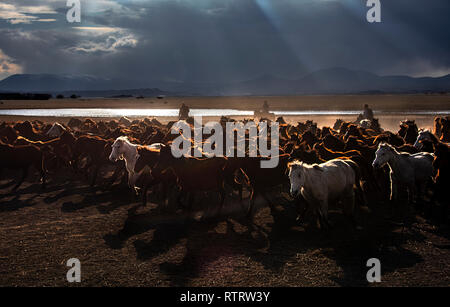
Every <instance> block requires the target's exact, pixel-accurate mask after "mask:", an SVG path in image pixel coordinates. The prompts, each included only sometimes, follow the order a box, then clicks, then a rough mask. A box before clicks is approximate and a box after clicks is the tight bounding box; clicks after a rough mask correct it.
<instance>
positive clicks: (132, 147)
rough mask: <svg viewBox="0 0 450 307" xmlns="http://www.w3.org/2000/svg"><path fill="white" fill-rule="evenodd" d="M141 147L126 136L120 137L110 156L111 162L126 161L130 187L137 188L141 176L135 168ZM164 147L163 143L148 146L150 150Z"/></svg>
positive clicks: (115, 142) (114, 144)
mask: <svg viewBox="0 0 450 307" xmlns="http://www.w3.org/2000/svg"><path fill="white" fill-rule="evenodd" d="M140 146H141V145H138V144H132V143H131V142H130V141H129V140H128V138H127V137H126V136H119V137H118V138H117V139H116V140H115V141H114V143H113V144H112V151H111V154H110V155H109V160H111V161H112V162H117V161H118V160H124V161H125V167H126V169H127V173H128V185H129V186H130V187H131V188H135V184H136V180H137V179H138V178H139V175H140V174H136V172H135V171H134V167H135V165H136V161H137V159H138V158H139V154H138V148H139V147H140ZM162 146H164V145H162V144H161V143H155V144H152V145H150V146H148V147H149V148H150V149H155V150H160V149H161V147H162Z"/></svg>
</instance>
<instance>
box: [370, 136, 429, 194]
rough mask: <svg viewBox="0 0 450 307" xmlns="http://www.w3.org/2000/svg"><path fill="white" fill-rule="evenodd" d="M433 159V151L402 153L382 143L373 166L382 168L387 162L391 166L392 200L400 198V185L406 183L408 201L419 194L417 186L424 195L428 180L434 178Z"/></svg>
mask: <svg viewBox="0 0 450 307" xmlns="http://www.w3.org/2000/svg"><path fill="white" fill-rule="evenodd" d="M433 159H434V155H433V154H431V153H426V152H420V153H416V154H409V153H406V152H402V153H400V152H398V151H397V150H396V149H395V148H394V147H392V146H391V145H389V144H383V143H381V144H380V145H378V149H377V151H376V152H375V160H374V161H373V163H372V166H373V167H374V168H381V167H383V166H384V165H386V164H387V165H388V166H389V168H390V180H391V200H396V199H397V198H398V186H399V185H404V186H406V187H407V189H408V201H413V200H414V199H415V197H416V194H417V193H416V187H418V188H419V195H422V194H423V193H424V192H425V188H426V184H427V182H429V181H430V180H431V178H432V174H433V165H432V163H433Z"/></svg>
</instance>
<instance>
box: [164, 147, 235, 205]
mask: <svg viewBox="0 0 450 307" xmlns="http://www.w3.org/2000/svg"><path fill="white" fill-rule="evenodd" d="M226 163H227V160H226V159H225V158H220V157H216V158H209V159H198V158H186V157H181V158H175V157H174V156H173V155H172V152H171V147H170V146H165V147H162V148H161V150H160V157H159V161H158V164H157V165H156V166H155V167H156V168H159V169H163V170H165V169H170V170H172V171H173V173H174V174H175V176H176V177H177V183H178V186H179V187H180V188H181V190H182V192H185V193H188V194H189V200H188V210H189V211H191V210H192V208H193V202H194V197H195V193H196V192H211V191H215V192H219V195H220V207H219V214H220V212H221V210H222V207H223V203H224V201H225V189H224V183H225V176H224V172H223V169H224V168H225V165H226ZM181 196H182V194H180V197H181Z"/></svg>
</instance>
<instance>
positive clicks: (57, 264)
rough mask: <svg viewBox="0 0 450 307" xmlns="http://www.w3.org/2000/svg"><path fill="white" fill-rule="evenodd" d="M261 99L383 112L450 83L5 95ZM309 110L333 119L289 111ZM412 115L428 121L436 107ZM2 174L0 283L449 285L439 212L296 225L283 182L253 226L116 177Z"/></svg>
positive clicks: (429, 102) (203, 102)
mask: <svg viewBox="0 0 450 307" xmlns="http://www.w3.org/2000/svg"><path fill="white" fill-rule="evenodd" d="M264 100H267V101H268V103H269V105H270V106H271V107H272V109H279V110H298V109H300V110H301V109H304V110H323V109H329V110H360V109H362V106H363V104H364V103H368V104H369V105H370V106H371V107H372V108H373V109H374V110H383V111H386V112H387V111H391V112H401V111H402V110H406V109H407V110H449V109H450V96H446V95H411V96H311V97H244V98H239V97H236V98H207V97H204V98H194V97H187V98H186V97H185V98H167V99H163V100H156V99H143V100H135V99H134V100H131V99H115V100H111V99H110V100H107V99H96V100H50V101H43V102H42V101H38V102H37V101H4V102H3V104H2V105H0V107H1V108H2V109H7V108H56V107H66V108H69V107H71V108H73V107H90V108H93V107H100V108H101V107H108V108H111V107H120V108H125V107H126V108H143V107H147V108H148V107H152V108H177V107H179V105H180V104H181V102H184V103H186V104H187V105H189V106H190V107H191V108H236V109H244V110H245V109H247V110H248V109H250V110H251V109H255V108H257V107H260V106H261V105H262V103H263V102H264ZM165 101H167V103H165ZM24 119H25V118H23V117H19V116H17V117H16V116H15V117H6V116H4V117H0V121H3V120H6V121H13V120H24ZM27 119H28V118H27ZM304 119H313V120H315V121H318V122H319V125H325V124H327V125H330V124H332V123H333V122H334V120H335V117H329V116H324V117H317V118H299V117H296V118H290V119H289V120H290V121H294V120H304ZM344 119H346V118H344ZM380 119H381V120H380V123H381V126H382V127H383V128H386V127H387V128H389V129H390V130H394V129H395V131H396V129H397V126H398V121H399V120H400V119H404V118H402V116H401V114H400V115H399V114H397V115H389V116H388V115H384V116H380ZM44 120H46V121H54V120H61V121H67V119H57V118H45V119H44ZM164 120H167V119H164ZM416 120H417V122H418V123H419V126H421V127H431V125H432V123H433V116H431V115H430V116H417V117H416ZM1 175H2V177H0V286H69V285H70V286H150V287H151V286H258V287H262V286H368V285H371V286H449V285H450V249H449V247H450V241H449V240H450V231H449V228H448V226H442V225H440V224H439V223H438V222H437V220H438V216H436V215H437V214H436V213H434V215H433V214H432V215H431V216H427V218H425V217H424V216H423V215H419V214H416V213H415V212H413V211H412V210H406V209H405V208H403V210H406V211H407V212H408V214H407V216H408V219H407V220H408V222H407V224H406V226H405V227H402V226H400V225H399V224H398V223H397V222H396V221H394V220H392V219H388V218H386V216H388V215H389V213H391V212H392V208H391V207H389V205H388V204H387V203H380V204H379V205H378V206H374V207H371V208H370V209H369V208H367V207H362V208H360V209H359V210H358V216H357V219H358V221H359V222H360V223H361V225H362V230H355V229H353V228H351V227H350V226H349V225H348V223H347V221H346V220H345V219H344V218H343V217H342V214H340V213H339V212H337V211H332V212H331V216H330V218H331V222H332V224H333V228H332V230H331V231H330V232H321V231H319V230H317V229H316V228H315V227H314V226H313V225H308V224H307V225H306V226H305V225H298V224H297V223H296V221H295V216H296V214H295V209H294V207H293V206H292V205H291V204H290V202H289V200H288V199H287V198H286V197H283V194H280V193H279V192H278V193H271V195H272V196H271V200H272V202H273V206H271V207H268V206H265V205H264V204H263V203H262V201H261V200H259V204H260V207H261V208H260V210H259V211H258V213H257V214H256V216H255V224H256V225H257V226H256V227H250V226H249V225H248V223H247V221H246V220H245V219H244V218H242V212H241V211H240V210H239V206H234V207H233V206H230V209H229V212H228V214H224V215H223V216H220V217H214V214H213V213H211V214H209V215H210V217H209V218H207V219H206V220H204V221H198V220H197V219H195V218H191V217H187V216H184V215H174V214H168V213H166V212H164V211H162V210H161V209H160V208H159V207H158V206H157V205H156V204H154V203H151V204H150V203H149V204H148V205H147V207H145V208H143V207H139V204H140V201H139V199H138V198H136V196H134V195H133V194H132V193H131V191H130V189H129V188H128V187H127V186H126V185H123V184H120V183H116V184H114V185H113V186H104V185H101V186H97V187H94V188H91V187H89V186H88V184H87V182H86V181H85V180H83V178H79V177H77V176H74V175H73V174H64V173H63V174H55V175H54V176H52V175H51V174H50V175H49V184H48V187H47V188H46V190H44V191H42V190H41V187H40V185H39V184H38V183H37V174H33V175H31V174H30V176H29V177H28V180H27V182H26V183H25V184H23V185H22V186H21V188H19V190H18V191H17V192H16V193H11V192H10V191H11V187H12V185H13V182H12V181H11V180H12V179H14V178H16V177H17V176H18V173H17V172H10V171H7V172H6V171H5V172H4V173H2V174H1ZM150 200H151V196H150ZM207 201H208V200H207ZM230 201H231V200H230ZM73 257H75V258H78V259H80V261H81V272H82V275H81V276H82V277H81V278H82V282H81V284H69V283H68V282H67V281H66V272H67V270H68V269H69V268H68V267H66V261H67V260H68V259H70V258H73ZM370 258H378V259H380V261H381V271H382V282H381V283H379V284H369V283H368V282H367V280H366V272H367V270H368V269H369V268H367V267H366V262H367V260H368V259H370Z"/></svg>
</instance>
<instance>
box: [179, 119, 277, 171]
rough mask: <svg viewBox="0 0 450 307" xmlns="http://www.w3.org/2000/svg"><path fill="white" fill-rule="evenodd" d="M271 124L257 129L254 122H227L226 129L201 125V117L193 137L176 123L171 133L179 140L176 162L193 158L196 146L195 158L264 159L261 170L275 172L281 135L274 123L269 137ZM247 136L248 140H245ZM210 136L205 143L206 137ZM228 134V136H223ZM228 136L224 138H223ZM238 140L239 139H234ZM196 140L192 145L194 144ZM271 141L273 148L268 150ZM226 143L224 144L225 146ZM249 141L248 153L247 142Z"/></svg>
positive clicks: (182, 123)
mask: <svg viewBox="0 0 450 307" xmlns="http://www.w3.org/2000/svg"><path fill="white" fill-rule="evenodd" d="M268 130H269V129H268V124H267V122H265V121H263V122H260V123H259V124H258V125H256V123H255V122H254V121H249V122H247V123H245V124H244V123H243V122H227V123H226V124H225V132H224V127H223V126H222V125H221V124H220V123H218V122H208V123H207V124H205V126H203V125H202V117H199V116H197V117H194V133H192V128H191V126H190V125H189V124H188V123H187V122H186V121H178V122H176V123H175V124H174V125H173V126H172V129H171V133H172V134H179V136H178V137H177V138H176V139H175V140H174V141H173V142H172V145H171V151H172V155H173V156H174V157H175V158H180V157H182V156H184V157H191V156H192V145H194V157H197V158H201V157H203V156H207V157H223V156H224V155H225V156H226V157H230V158H232V157H239V158H243V157H246V154H248V156H249V157H263V158H267V159H262V160H261V168H275V167H277V165H278V162H279V152H280V148H279V145H280V133H279V124H278V122H271V124H270V135H269V133H268ZM246 132H248V138H246ZM204 133H205V134H207V135H210V134H211V136H210V137H209V138H208V139H207V140H206V141H205V142H203V141H202V140H203V134H204ZM224 133H225V134H224ZM224 136H225V137H224ZM235 136H236V138H235ZM192 137H193V140H194V142H193V144H192ZM269 139H270V147H269V146H268V145H269V144H268V143H269V142H268V140H269ZM224 140H225V144H224ZM247 141H248V151H247V150H246V142H247Z"/></svg>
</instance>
